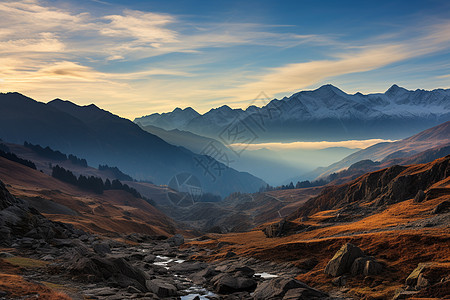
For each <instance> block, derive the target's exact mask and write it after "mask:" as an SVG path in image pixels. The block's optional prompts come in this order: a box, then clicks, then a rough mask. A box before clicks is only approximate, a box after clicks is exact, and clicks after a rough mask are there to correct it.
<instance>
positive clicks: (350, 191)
mask: <svg viewBox="0 0 450 300" xmlns="http://www.w3.org/2000/svg"><path fill="white" fill-rule="evenodd" d="M449 161H450V156H446V157H444V158H440V159H437V160H435V161H433V162H431V163H428V164H421V165H411V166H398V165H396V166H392V167H389V168H386V169H383V170H379V171H376V172H373V173H368V174H366V175H363V176H361V177H359V178H357V179H355V180H353V181H351V182H349V183H346V184H343V185H339V186H331V187H328V188H325V189H324V191H323V192H322V193H321V194H320V195H319V196H317V197H314V198H312V199H310V200H309V201H308V202H306V203H305V205H304V206H303V207H301V208H300V209H299V210H298V211H297V212H296V213H294V214H292V215H291V216H290V218H289V219H296V218H299V217H305V216H308V215H311V214H314V213H316V212H319V211H323V210H330V209H342V208H344V207H348V206H360V205H362V204H364V206H365V209H367V208H371V209H377V208H379V207H382V206H384V205H389V204H394V203H397V202H400V201H405V200H408V199H412V198H415V197H416V195H418V194H419V193H423V196H421V197H417V198H418V199H420V200H427V199H433V198H435V197H436V196H438V195H439V194H441V193H440V190H441V189H442V188H440V187H432V186H433V185H434V184H436V183H437V182H439V181H441V180H444V179H445V178H447V177H448V176H449V174H450V165H449ZM444 189H445V188H444Z"/></svg>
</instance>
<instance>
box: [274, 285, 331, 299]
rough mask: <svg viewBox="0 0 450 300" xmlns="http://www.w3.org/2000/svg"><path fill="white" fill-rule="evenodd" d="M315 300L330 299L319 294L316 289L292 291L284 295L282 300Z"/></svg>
mask: <svg viewBox="0 0 450 300" xmlns="http://www.w3.org/2000/svg"><path fill="white" fill-rule="evenodd" d="M309 299H311V300H313V299H328V295H327V294H324V293H322V292H319V291H317V290H315V289H305V288H298V289H291V290H288V291H287V292H286V294H284V297H283V299H282V300H309Z"/></svg>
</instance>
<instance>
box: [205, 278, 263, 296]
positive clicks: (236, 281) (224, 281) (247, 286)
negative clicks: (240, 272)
mask: <svg viewBox="0 0 450 300" xmlns="http://www.w3.org/2000/svg"><path fill="white" fill-rule="evenodd" d="M211 283H213V284H214V289H215V291H216V292H217V293H219V294H232V293H236V292H242V291H247V292H252V291H254V290H255V288H256V285H257V283H256V281H255V280H253V279H251V278H247V277H233V276H232V275H231V274H228V273H222V274H219V275H217V276H214V277H213V278H212V279H211Z"/></svg>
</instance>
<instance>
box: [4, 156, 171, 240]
mask: <svg viewBox="0 0 450 300" xmlns="http://www.w3.org/2000/svg"><path fill="white" fill-rule="evenodd" d="M0 180H2V181H3V182H4V183H5V184H8V185H10V186H8V189H9V190H10V192H11V193H12V194H13V195H15V196H17V197H19V198H31V199H33V200H35V201H39V199H40V198H43V199H46V200H49V201H53V202H56V203H58V204H61V205H64V206H66V207H68V208H70V209H71V210H73V211H75V212H77V213H78V214H77V215H75V216H73V215H65V214H52V213H51V211H50V212H48V213H47V214H45V215H46V216H47V217H48V218H50V219H51V220H55V221H62V222H66V223H72V224H74V225H75V226H77V227H79V228H82V229H84V230H88V231H93V232H98V233H103V234H114V233H130V232H141V233H147V234H164V235H169V234H173V231H174V223H173V221H172V220H170V219H169V218H168V217H167V216H165V215H164V214H163V213H161V212H160V211H159V210H157V209H156V208H155V207H153V206H152V205H150V204H148V203H147V202H146V201H144V200H142V199H138V198H135V197H133V196H132V195H131V194H129V193H126V192H124V191H116V190H109V191H105V192H104V193H103V194H102V195H99V194H95V193H92V192H89V191H84V190H81V189H79V188H77V187H75V186H73V185H70V184H67V183H64V182H61V181H59V180H57V179H55V178H53V177H50V176H48V175H46V174H44V173H41V172H39V171H35V170H32V169H30V168H28V167H25V166H22V165H20V164H17V163H14V162H11V161H9V160H6V159H3V158H0ZM36 199H37V200H36Z"/></svg>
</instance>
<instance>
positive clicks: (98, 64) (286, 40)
mask: <svg viewBox="0 0 450 300" xmlns="http://www.w3.org/2000/svg"><path fill="white" fill-rule="evenodd" d="M51 3H54V2H45V1H39V0H22V1H2V2H0V64H1V66H2V68H0V89H1V91H2V92H4V91H19V92H22V93H25V94H27V95H29V96H31V97H34V98H37V99H38V100H44V101H49V100H51V99H52V98H56V97H60V98H65V99H69V100H73V101H75V102H76V103H79V104H89V103H91V102H96V103H97V104H98V105H100V106H102V107H104V108H105V109H108V110H111V111H113V112H114V113H116V114H119V115H122V116H125V117H129V118H133V117H137V116H140V115H144V114H148V113H151V112H155V111H167V110H172V109H173V108H174V107H176V106H182V107H186V106H193V107H194V108H196V109H199V110H200V111H206V110H209V109H210V108H211V107H212V106H216V105H220V104H223V103H228V104H234V106H244V107H245V106H246V103H248V102H249V100H251V99H253V98H254V97H255V96H256V95H258V94H259V93H260V92H261V91H264V92H265V93H267V94H268V95H269V96H273V95H276V94H280V93H286V94H289V93H290V92H293V91H297V90H299V89H302V88H307V87H312V86H315V85H318V84H320V83H321V82H323V81H324V80H327V79H332V78H340V76H344V75H346V74H353V73H361V72H368V71H372V70H377V69H380V68H383V67H386V66H389V65H392V64H395V63H399V62H402V61H407V60H409V59H412V58H417V57H421V56H426V55H430V54H433V53H439V52H442V51H445V50H447V49H449V42H450V21H448V20H438V21H436V22H435V23H434V24H431V25H427V26H424V27H422V28H420V30H418V29H414V30H412V31H408V32H406V33H402V34H401V36H400V37H399V36H396V34H395V33H391V34H390V35H389V36H388V37H374V38H372V39H370V38H367V39H365V40H362V41H352V42H345V41H343V40H339V39H338V38H337V37H336V33H333V32H330V34H329V35H325V34H320V35H318V34H314V33H311V32H296V31H295V32H294V31H293V30H285V27H283V26H274V25H270V24H257V23H244V22H243V23H228V22H204V21H203V22H197V23H194V22H191V21H189V22H188V21H186V20H185V19H183V18H182V17H180V16H177V15H172V14H167V13H160V12H152V11H139V10H132V9H123V10H121V9H119V8H116V9H115V10H114V11H111V10H108V13H104V12H102V11H99V12H87V11H88V10H87V9H84V8H83V7H76V6H74V5H73V4H76V2H67V3H66V4H67V5H65V6H64V8H62V7H55V6H53V5H54V4H53V5H52V4H51ZM285 25H289V24H285ZM308 47H313V48H314V47H316V48H320V49H322V51H323V54H322V55H321V58H319V59H313V60H309V59H308V58H307V57H300V56H299V57H297V58H295V57H294V58H292V57H291V58H289V60H287V61H283V60H280V59H278V60H276V61H277V62H276V64H275V66H271V67H268V66H265V65H264V64H263V63H260V62H259V63H256V60H255V62H253V57H254V56H257V55H269V54H271V53H277V52H276V51H274V50H273V49H278V50H277V51H279V53H283V51H286V49H299V50H301V49H305V48H308ZM271 49H272V50H271ZM314 49H315V48H314ZM252 51H253V52H252ZM240 61H245V62H247V63H246V64H242V63H240ZM273 64H274V63H272V65H273ZM436 78H438V79H439V80H441V81H442V80H446V79H447V78H448V75H441V76H440V77H439V76H437V77H436Z"/></svg>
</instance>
